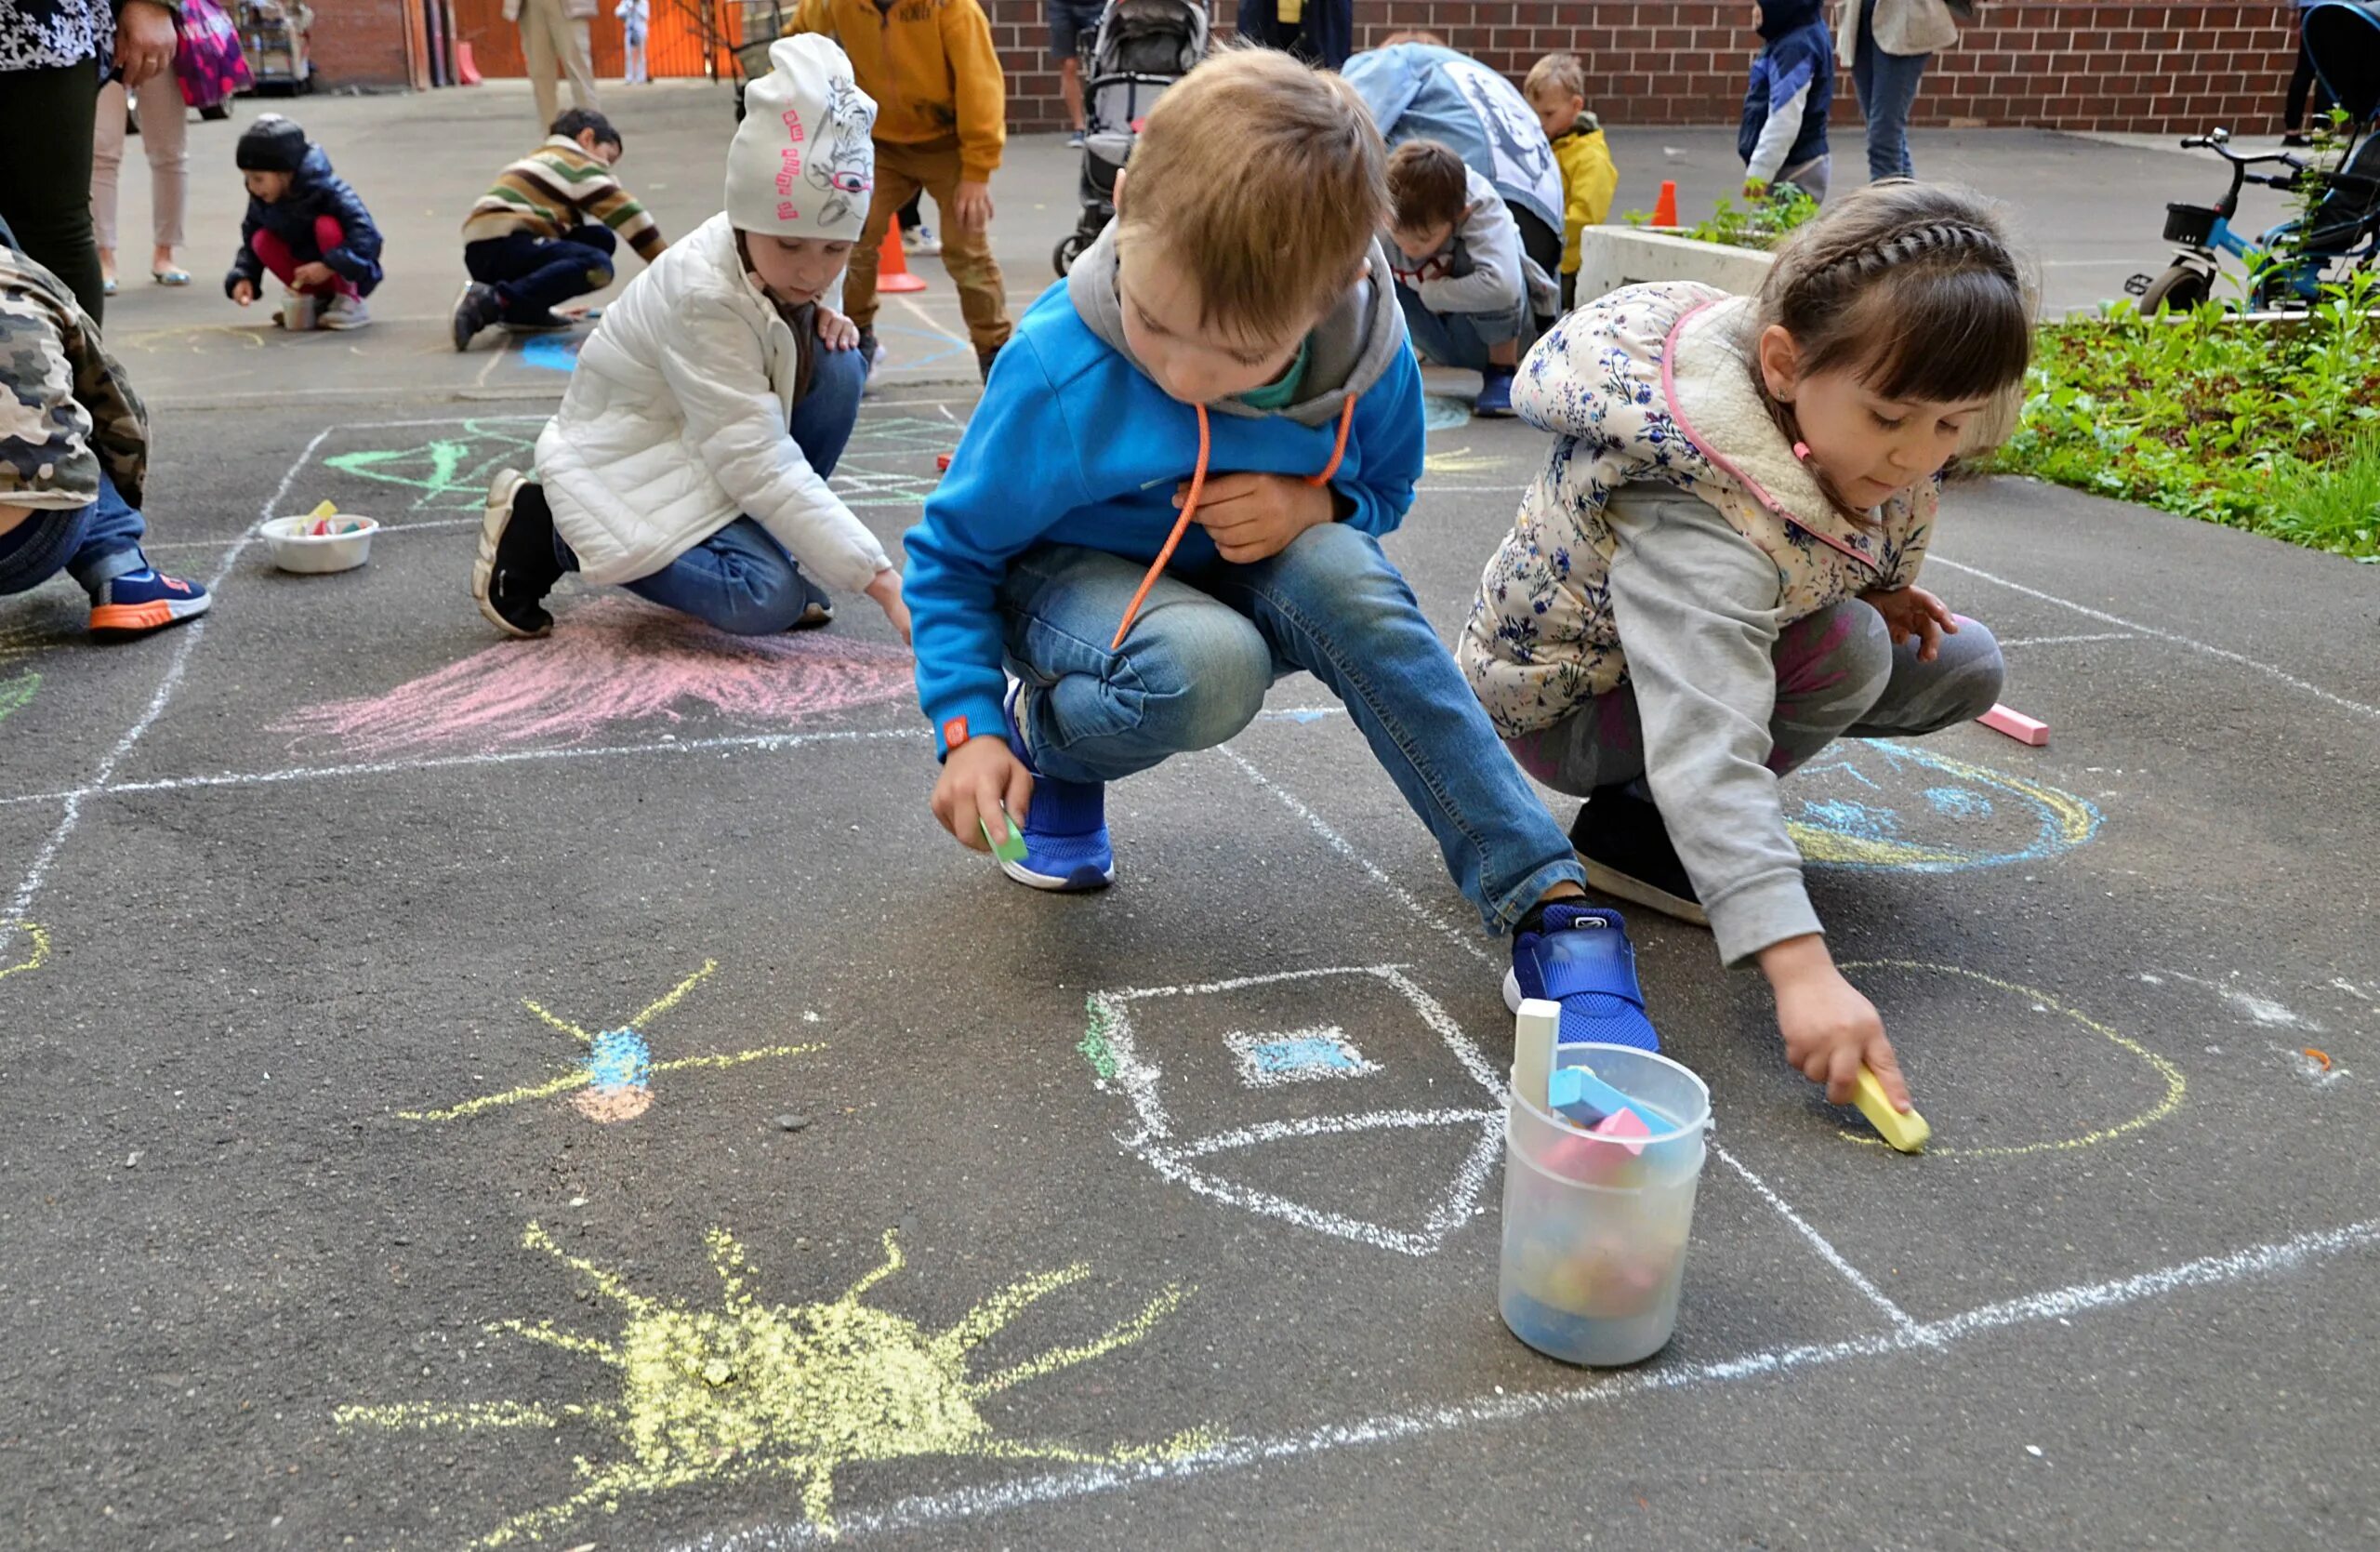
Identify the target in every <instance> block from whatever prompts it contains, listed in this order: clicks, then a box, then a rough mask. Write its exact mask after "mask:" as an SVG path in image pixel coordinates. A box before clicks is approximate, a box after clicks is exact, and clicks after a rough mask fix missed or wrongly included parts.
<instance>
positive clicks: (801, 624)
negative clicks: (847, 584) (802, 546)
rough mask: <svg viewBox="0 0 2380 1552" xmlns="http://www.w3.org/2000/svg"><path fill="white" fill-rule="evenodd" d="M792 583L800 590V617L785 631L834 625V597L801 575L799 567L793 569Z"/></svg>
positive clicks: (815, 628)
mask: <svg viewBox="0 0 2380 1552" xmlns="http://www.w3.org/2000/svg"><path fill="white" fill-rule="evenodd" d="M793 581H794V585H795V586H796V587H798V588H800V590H801V592H802V598H803V603H802V605H801V613H800V616H799V617H797V618H796V619H795V620H794V622H793V623H792V624H791V625H788V626H787V627H786V629H787V630H817V629H819V628H820V627H821V626H826V625H832V624H834V623H835V598H834V595H833V594H832V593H830V592H828V591H827V590H826V589H824V588H822V587H820V586H819V585H818V584H817V583H815V582H813V581H812V580H811V579H810V578H809V577H804V576H803V575H802V574H801V568H800V567H799V566H796V567H795V568H794V572H793Z"/></svg>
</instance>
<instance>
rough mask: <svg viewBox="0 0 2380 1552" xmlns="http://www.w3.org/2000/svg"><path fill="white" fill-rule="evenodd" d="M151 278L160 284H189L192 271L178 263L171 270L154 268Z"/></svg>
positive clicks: (150, 273)
mask: <svg viewBox="0 0 2380 1552" xmlns="http://www.w3.org/2000/svg"><path fill="white" fill-rule="evenodd" d="M149 278H150V279H151V280H153V281H155V282H156V283H157V284H158V285H189V284H190V272H189V271H188V270H185V269H183V268H182V267H181V266H180V265H179V264H177V265H175V266H174V267H173V268H172V269H170V270H152V271H150V272H149Z"/></svg>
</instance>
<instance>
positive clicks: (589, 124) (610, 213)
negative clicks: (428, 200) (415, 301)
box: [455, 108, 667, 351]
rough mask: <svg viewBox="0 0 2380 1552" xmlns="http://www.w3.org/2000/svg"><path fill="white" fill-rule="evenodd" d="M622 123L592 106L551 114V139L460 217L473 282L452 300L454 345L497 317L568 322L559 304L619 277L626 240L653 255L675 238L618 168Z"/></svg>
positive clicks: (542, 323) (531, 326)
mask: <svg viewBox="0 0 2380 1552" xmlns="http://www.w3.org/2000/svg"><path fill="white" fill-rule="evenodd" d="M620 153H621V144H620V132H619V131H618V130H617V129H615V128H613V127H612V121H611V120H609V119H607V118H605V117H604V116H603V115H602V114H601V113H596V112H594V111H593V110H591V109H588V108H573V109H570V110H569V111H568V112H566V113H562V115H561V116H560V117H558V118H556V119H555V120H554V122H553V128H552V133H550V134H549V135H548V136H547V138H546V142H545V144H543V145H541V146H539V147H538V148H537V149H536V150H535V151H533V152H531V153H529V154H528V155H526V156H523V157H522V158H521V160H519V161H517V162H515V163H513V164H512V165H511V166H509V167H507V168H505V169H504V171H503V172H502V173H501V174H499V175H498V176H497V178H496V184H495V186H494V187H493V188H491V189H489V190H488V192H486V193H483V194H482V195H481V196H480V198H479V203H478V204H476V205H474V206H471V213H470V214H469V216H468V217H466V218H465V219H464V220H463V267H464V268H465V269H466V270H468V271H469V272H470V276H471V281H470V284H469V285H466V286H464V287H463V294H462V295H461V296H460V297H457V298H456V300H455V348H456V350H458V351H464V350H469V348H470V344H471V338H472V337H473V336H474V335H477V334H478V333H479V332H480V331H481V330H482V329H484V328H486V327H488V326H489V325H492V324H501V325H504V326H505V327H506V328H509V329H522V330H540V329H561V328H568V327H569V326H570V324H569V321H568V320H566V319H563V318H560V317H557V316H555V314H554V311H553V310H554V309H555V308H556V307H558V306H560V305H561V304H562V303H563V302H566V301H568V300H569V299H570V298H573V297H583V296H586V295H588V293H590V292H595V291H601V290H602V288H603V287H604V286H606V285H611V284H612V256H613V254H614V253H615V252H616V251H617V249H618V246H619V244H620V243H621V242H622V241H623V240H625V241H626V242H627V243H628V245H629V246H630V247H633V248H635V249H636V254H637V257H638V258H639V259H643V260H644V261H645V262H646V263H647V264H650V263H652V262H653V261H654V260H655V259H657V258H659V257H660V256H661V250H662V249H663V248H664V247H666V246H667V244H665V243H664V242H663V241H662V240H661V229H660V228H659V227H657V226H655V225H654V224H653V218H652V217H651V216H649V215H647V214H646V213H645V209H644V206H641V205H639V204H638V203H637V202H636V201H635V200H633V199H631V198H629V197H628V191H627V190H626V189H623V188H621V187H620V185H619V183H618V181H617V180H616V179H614V178H613V177H612V168H613V167H614V166H615V165H616V164H617V163H618V162H619V159H620Z"/></svg>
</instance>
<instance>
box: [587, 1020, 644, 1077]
mask: <svg viewBox="0 0 2380 1552" xmlns="http://www.w3.org/2000/svg"><path fill="white" fill-rule="evenodd" d="M584 1065H585V1067H586V1068H587V1081H588V1082H589V1083H591V1084H592V1085H594V1086H595V1087H596V1088H599V1089H641V1088H644V1087H645V1086H647V1085H648V1084H650V1083H651V1082H652V1081H653V1048H652V1047H651V1046H649V1045H647V1044H645V1043H644V1037H643V1036H642V1035H640V1034H638V1033H637V1032H636V1031H635V1030H634V1029H606V1030H604V1031H603V1032H602V1034H600V1035H597V1036H596V1037H595V1040H594V1042H593V1043H592V1044H591V1045H589V1046H588V1050H587V1057H586V1061H585V1064H584Z"/></svg>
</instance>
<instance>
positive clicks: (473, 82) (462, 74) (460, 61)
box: [455, 39, 480, 86]
mask: <svg viewBox="0 0 2380 1552" xmlns="http://www.w3.org/2000/svg"><path fill="white" fill-rule="evenodd" d="M455 80H456V84H457V85H460V86H478V85H479V84H480V67H479V61H477V60H473V59H472V58H471V46H470V45H469V44H468V43H465V42H462V41H461V40H460V39H457V40H456V44H455Z"/></svg>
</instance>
